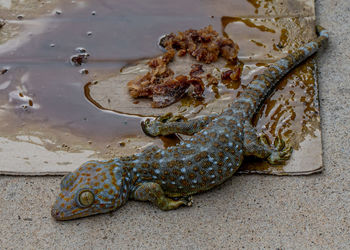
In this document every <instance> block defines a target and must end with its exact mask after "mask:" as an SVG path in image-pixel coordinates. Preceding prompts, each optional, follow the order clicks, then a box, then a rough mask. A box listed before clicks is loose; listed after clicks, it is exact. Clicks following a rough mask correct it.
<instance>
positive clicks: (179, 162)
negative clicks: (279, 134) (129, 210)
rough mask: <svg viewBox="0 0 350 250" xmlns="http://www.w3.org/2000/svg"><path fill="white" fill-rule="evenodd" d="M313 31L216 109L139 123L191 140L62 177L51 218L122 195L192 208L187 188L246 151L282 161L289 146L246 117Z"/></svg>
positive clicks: (207, 181) (192, 189) (323, 36)
mask: <svg viewBox="0 0 350 250" xmlns="http://www.w3.org/2000/svg"><path fill="white" fill-rule="evenodd" d="M318 31H319V37H318V38H317V39H316V40H315V41H312V42H310V43H308V44H306V45H305V46H303V47H301V48H299V49H297V50H296V51H295V52H294V53H292V54H289V55H288V56H286V57H285V58H283V59H280V60H279V61H277V62H276V63H273V64H271V65H270V66H268V67H267V69H266V70H265V71H264V73H263V74H261V75H259V76H258V77H257V78H255V79H254V80H253V81H252V82H251V83H250V84H249V85H248V87H247V90H246V91H245V92H244V93H243V94H242V95H241V96H240V97H239V98H237V99H236V100H235V101H234V102H233V103H232V105H231V106H230V107H229V108H227V109H225V110H224V111H223V112H222V114H220V115H217V116H210V117H207V118H205V119H203V118H202V119H197V120H190V121H182V120H181V119H180V120H179V119H178V118H174V117H169V116H168V117H166V118H164V117H162V118H161V119H157V120H153V121H149V120H148V121H145V123H143V129H144V131H145V132H146V133H147V134H149V135H152V136H157V135H160V134H162V135H165V134H172V133H184V134H190V135H192V134H194V135H193V136H192V137H191V139H189V140H187V141H183V142H181V143H180V144H179V145H177V146H173V147H169V148H167V149H160V148H158V147H149V148H147V149H146V150H144V151H143V152H142V153H140V154H135V155H132V156H130V157H121V158H116V159H113V160H110V161H107V162H99V161H89V162H86V163H85V164H83V165H82V166H81V167H80V168H78V169H77V170H75V171H74V172H72V173H70V174H68V175H67V176H65V177H64V179H63V180H62V182H61V193H60V194H59V196H58V198H57V200H56V202H55V203H54V205H53V207H52V212H51V213H52V216H53V217H54V218H55V219H57V220H69V219H75V218H80V217H84V216H89V215H94V214H99V213H106V212H109V211H113V210H115V209H116V208H118V207H120V206H122V205H123V204H124V203H126V202H127V200H128V199H135V200H141V201H151V202H152V203H153V204H155V205H156V206H158V207H159V208H160V209H162V210H171V209H175V208H178V207H179V206H181V205H187V206H190V205H191V204H192V200H191V197H190V196H191V195H192V194H195V193H198V192H201V191H205V190H208V189H211V188H213V187H215V186H217V185H219V184H221V183H222V182H224V181H225V180H227V179H228V178H230V177H231V176H232V175H233V174H234V173H235V172H236V171H237V169H238V168H239V166H240V165H241V163H242V161H243V158H244V157H245V156H247V155H254V156H256V157H259V158H262V159H265V160H267V161H269V162H270V163H271V164H280V163H284V162H285V161H286V160H288V159H289V157H290V155H291V152H292V150H291V148H290V147H286V146H285V143H284V141H283V140H282V139H281V138H276V140H275V143H274V147H271V146H270V145H269V144H268V142H267V139H266V137H264V136H260V137H258V136H257V133H256V130H255V129H254V128H253V127H252V125H251V119H252V117H253V115H254V114H255V113H256V112H257V111H258V110H259V108H260V106H261V104H262V103H263V101H264V99H265V98H266V97H267V96H268V95H269V93H270V92H271V91H272V90H273V89H274V87H275V86H276V84H277V83H278V82H279V80H280V79H281V78H282V77H283V76H284V75H285V74H286V73H287V72H289V71H290V70H291V69H292V68H294V67H295V66H296V65H298V64H299V63H300V62H302V61H303V60H305V59H306V58H307V57H309V56H310V55H312V54H314V53H315V52H316V51H317V50H318V49H319V48H320V47H321V46H322V44H323V43H325V42H326V41H327V40H328V33H327V32H326V31H325V30H322V29H321V28H319V29H318Z"/></svg>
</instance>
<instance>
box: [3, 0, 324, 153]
mask: <svg viewBox="0 0 350 250" xmlns="http://www.w3.org/2000/svg"><path fill="white" fill-rule="evenodd" d="M219 2H220V3H219V4H218V3H217V2H215V4H214V3H212V2H210V1H200V0H195V1H193V2H191V4H193V6H196V8H188V7H187V6H188V2H187V1H185V0H180V2H179V1H166V2H164V1H162V0H149V1H137V0H118V1H114V0H101V1H99V4H96V3H95V2H94V1H92V0H88V1H73V2H72V1H61V2H60V3H57V2H56V1H41V4H40V6H42V7H40V10H39V9H38V11H37V12H35V11H34V10H32V9H34V7H31V8H32V9H30V6H35V4H39V3H37V2H36V1H30V5H28V6H29V7H28V6H24V5H21V4H19V7H18V8H17V9H14V10H12V9H10V11H9V10H7V9H6V10H4V9H2V7H1V6H0V14H3V15H2V16H3V17H5V18H6V19H8V21H7V23H6V25H5V26H4V27H3V28H2V29H1V31H0V43H2V44H1V45H0V110H1V119H2V121H5V122H3V123H1V124H0V135H1V136H4V137H12V138H15V137H16V135H18V134H19V133H25V132H26V133H33V132H35V131H40V132H41V133H42V134H45V133H46V136H50V137H52V138H54V140H52V141H54V142H55V143H56V144H57V145H63V144H64V143H66V142H67V141H68V143H67V144H68V145H74V144H81V145H83V147H84V148H89V149H93V150H96V151H99V152H104V151H106V152H107V151H108V156H112V153H111V152H110V151H111V148H114V147H111V148H109V149H108V150H106V149H105V148H106V146H105V145H106V144H111V145H114V144H116V142H117V141H120V140H121V139H123V138H126V137H129V136H140V137H142V136H144V135H143V133H142V130H141V129H140V121H141V120H142V119H143V117H145V116H146V117H148V116H149V115H147V114H146V115H143V114H142V113H141V114H140V113H137V112H123V111H121V110H120V109H119V108H113V107H112V106H113V103H111V102H110V104H109V106H106V105H101V104H100V103H99V102H97V101H96V100H94V99H93V98H91V95H90V94H91V93H90V87H91V86H92V85H94V84H96V83H97V84H99V82H100V81H103V80H104V79H108V78H109V77H111V76H115V75H116V74H119V73H120V72H121V71H122V69H123V68H124V67H126V68H127V65H135V64H137V63H138V62H139V61H140V60H141V59H145V58H151V57H154V56H157V55H159V54H161V53H162V52H161V51H160V50H159V47H158V46H157V39H158V38H159V37H160V36H162V35H164V34H166V33H169V32H176V31H179V30H186V29H188V28H194V29H197V28H203V27H205V26H207V25H209V24H211V25H213V27H214V29H215V30H218V31H219V30H221V31H222V34H223V35H225V36H228V37H230V38H232V39H233V40H234V41H237V42H239V45H240V47H241V50H240V54H239V58H240V59H241V60H242V67H243V77H242V79H241V81H238V82H235V83H232V84H231V85H227V86H225V85H220V86H211V88H210V93H211V94H210V95H209V94H208V96H209V97H210V98H209V99H208V102H207V103H205V104H203V103H198V102H194V101H193V100H192V99H190V98H187V99H185V100H183V102H182V104H180V110H181V109H185V108H186V109H188V110H191V109H193V110H195V109H197V110H196V111H195V112H193V113H194V114H198V115H201V114H202V112H205V111H206V110H213V107H212V106H215V101H216V100H221V99H223V98H226V99H227V102H223V103H224V104H222V103H221V104H220V105H221V106H219V107H217V109H218V112H219V111H220V110H221V109H223V108H224V107H225V105H226V104H227V103H229V102H230V101H231V100H232V99H234V98H236V97H237V96H239V94H240V93H242V91H244V89H245V87H246V85H247V83H248V82H249V81H250V80H251V79H253V77H254V76H255V75H256V74H258V73H259V72H261V71H262V70H263V68H264V66H265V65H267V64H268V63H269V62H272V61H275V60H277V59H278V58H280V57H281V56H282V55H283V54H285V53H287V52H288V51H291V50H292V48H294V47H296V46H300V45H301V44H303V43H304V42H305V40H310V37H312V36H310V35H308V34H310V33H312V32H310V30H312V29H310V24H311V25H313V21H314V20H313V18H310V19H299V18H298V17H294V18H286V19H283V18H278V17H274V15H276V14H278V13H279V11H280V10H281V8H282V9H284V10H283V11H281V12H280V13H284V14H285V13H287V14H286V15H295V13H296V14H298V12H295V13H294V12H290V13H288V8H287V7H288V5H287V4H284V3H285V1H282V3H283V4H282V5H285V6H282V7H281V6H277V4H276V1H269V0H265V1H263V0H248V1H233V2H232V1H226V0H220V1H219ZM287 2H288V1H287ZM289 2H290V1H289ZM292 2H293V1H292ZM298 4H299V3H298ZM10 7H11V6H10ZM238 7H239V8H238ZM291 10H293V11H294V10H295V9H293V8H291ZM303 11H304V12H302V13H303V14H302V15H304V16H308V15H307V14H305V13H309V14H310V16H312V11H311V12H308V11H307V10H303ZM44 13H45V14H44ZM254 14H258V15H259V17H252V16H254ZM19 15H21V16H22V18H21V20H17V19H15V20H11V18H12V17H17V16H19ZM261 15H267V16H269V15H271V16H272V17H270V18H268V19H264V18H261ZM300 15H301V14H300ZM38 16H40V17H39V18H38ZM243 16H245V17H243ZM305 20H306V21H305ZM308 25H309V26H308ZM293 30H295V31H294V32H293ZM295 32H300V34H299V35H295ZM1 35H2V36H3V37H5V38H3V37H1ZM14 37H15V38H14ZM141 38H142V39H141ZM227 68H230V65H227ZM314 73H315V68H314V62H313V61H312V59H311V60H309V61H308V63H306V64H305V65H303V66H302V67H299V68H297V69H295V70H294V71H293V72H291V73H290V74H289V75H288V77H287V78H286V79H284V80H283V81H282V82H281V84H280V85H279V87H278V89H277V90H276V91H275V93H274V95H273V96H272V97H271V98H269V99H268V100H267V101H266V103H265V105H264V106H263V108H262V109H261V111H260V113H259V114H257V116H256V119H255V124H256V126H257V128H259V131H260V132H264V133H266V134H267V135H268V136H269V138H270V139H271V140H272V138H273V137H274V136H276V135H282V136H283V137H287V138H296V139H295V141H294V142H292V144H293V146H295V147H296V148H298V143H299V142H300V141H302V137H303V135H304V134H313V132H314V130H315V129H317V128H318V124H319V121H318V117H319V116H318V113H317V112H318V106H317V88H316V86H315V85H314V82H315V78H314ZM226 94H228V95H226ZM228 97H230V98H231V99H230V98H228ZM107 103H108V102H107ZM141 104H142V102H140V103H133V105H141ZM211 105H212V106H211ZM133 107H136V106H133ZM131 110H132V109H131ZM135 110H136V109H135ZM197 111H198V112H197ZM260 128H261V129H260ZM48 131H49V132H50V133H48ZM71 137H74V139H73V138H71ZM178 141H179V138H177V137H173V138H171V137H170V138H162V142H163V145H164V146H169V145H174V143H176V142H178ZM63 142H64V143H63ZM89 142H93V143H89ZM157 142H158V143H159V142H161V139H158V141H157ZM113 143H114V144H113ZM50 145H51V144H50ZM116 148H117V147H116ZM48 149H49V150H57V147H55V146H52V145H51V146H48ZM116 150H117V149H116ZM113 155H114V154H113Z"/></svg>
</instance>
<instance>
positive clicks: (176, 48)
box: [127, 26, 240, 108]
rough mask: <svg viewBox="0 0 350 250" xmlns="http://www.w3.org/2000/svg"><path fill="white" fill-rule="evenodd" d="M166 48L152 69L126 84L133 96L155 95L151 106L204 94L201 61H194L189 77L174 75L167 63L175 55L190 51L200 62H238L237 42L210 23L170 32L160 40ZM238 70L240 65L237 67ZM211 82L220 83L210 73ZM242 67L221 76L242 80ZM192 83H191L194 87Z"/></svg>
mask: <svg viewBox="0 0 350 250" xmlns="http://www.w3.org/2000/svg"><path fill="white" fill-rule="evenodd" d="M160 44H161V46H163V47H164V48H165V49H166V50H167V51H166V52H165V53H164V54H163V55H162V56H159V57H156V58H153V59H151V60H149V62H148V66H149V68H150V71H149V72H147V73H146V74H145V75H143V76H139V77H137V78H136V79H134V80H131V81H129V82H128V84H127V86H128V89H129V93H130V95H131V97H133V98H138V97H148V98H152V107H157V108H161V107H166V106H169V105H171V104H173V103H175V102H177V101H178V100H180V99H181V98H182V97H183V96H184V95H185V94H189V95H191V96H192V97H194V98H196V99H200V98H202V97H203V93H204V90H205V86H204V83H203V81H202V78H201V75H202V74H203V73H204V70H203V65H202V64H193V65H192V66H191V71H190V72H189V76H185V75H179V76H175V75H174V71H172V70H171V69H170V68H169V67H168V65H169V63H170V62H172V61H173V59H174V57H175V54H177V55H178V56H184V55H186V54H187V53H189V54H190V55H191V56H193V57H194V58H196V60H197V61H200V62H204V63H211V62H215V61H217V60H218V58H219V56H222V57H224V58H225V59H227V60H229V63H230V64H236V62H237V53H238V45H237V44H235V43H234V42H233V41H232V40H231V39H228V38H222V37H219V35H218V33H217V32H216V31H214V30H213V29H212V27H211V26H208V27H206V28H203V29H201V30H193V29H190V30H187V31H185V32H178V33H177V34H174V33H171V34H169V35H167V36H165V37H163V38H162V39H161V41H160ZM237 69H238V68H237ZM206 77H207V80H208V83H209V85H213V86H214V85H215V86H216V85H218V79H216V78H215V77H213V76H212V75H210V74H208V75H207V76H206ZM239 77H240V70H239V71H238V70H237V71H234V70H231V71H230V72H224V73H223V75H222V79H225V80H228V79H231V80H234V79H236V78H237V79H239ZM190 86H192V88H191V89H189V88H190Z"/></svg>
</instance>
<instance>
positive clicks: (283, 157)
mask: <svg viewBox="0 0 350 250" xmlns="http://www.w3.org/2000/svg"><path fill="white" fill-rule="evenodd" d="M262 140H267V138H265V139H262ZM265 142H266V141H265ZM292 151H293V148H292V147H289V146H286V143H285V142H284V140H283V139H282V138H280V137H277V138H276V139H275V141H274V150H273V151H272V153H271V155H270V156H269V157H268V158H267V161H268V162H269V163H271V164H283V163H285V162H286V161H287V160H288V159H289V158H290V156H291V155H292Z"/></svg>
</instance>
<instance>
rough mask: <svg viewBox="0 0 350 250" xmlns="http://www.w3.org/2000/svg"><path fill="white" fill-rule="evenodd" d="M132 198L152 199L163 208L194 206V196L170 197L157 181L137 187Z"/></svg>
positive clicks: (165, 209)
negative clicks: (175, 198) (176, 198)
mask: <svg viewBox="0 0 350 250" xmlns="http://www.w3.org/2000/svg"><path fill="white" fill-rule="evenodd" d="M132 198H134V199H135V200H139V201H150V202H152V203H153V204H154V205H156V206H157V207H158V208H160V209H161V210H164V211H167V210H173V209H176V208H178V207H179V206H182V205H185V206H192V203H193V201H192V197H183V198H180V199H178V200H173V199H170V198H168V197H167V196H166V195H165V193H164V191H163V189H162V188H161V186H160V185H159V184H157V183H155V182H146V183H142V184H140V185H139V186H137V187H136V189H135V191H134V192H133V194H132Z"/></svg>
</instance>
